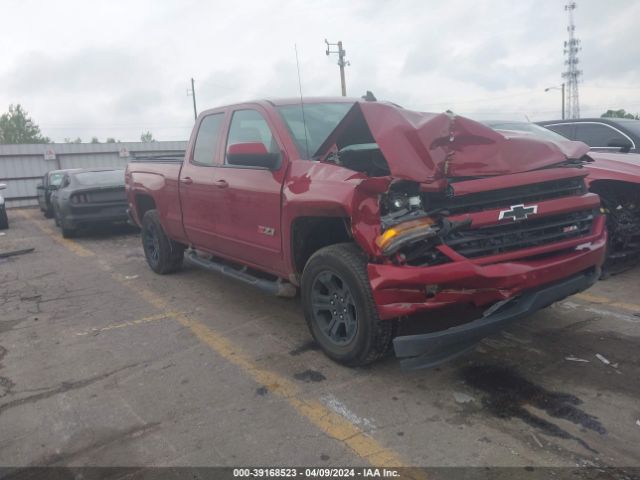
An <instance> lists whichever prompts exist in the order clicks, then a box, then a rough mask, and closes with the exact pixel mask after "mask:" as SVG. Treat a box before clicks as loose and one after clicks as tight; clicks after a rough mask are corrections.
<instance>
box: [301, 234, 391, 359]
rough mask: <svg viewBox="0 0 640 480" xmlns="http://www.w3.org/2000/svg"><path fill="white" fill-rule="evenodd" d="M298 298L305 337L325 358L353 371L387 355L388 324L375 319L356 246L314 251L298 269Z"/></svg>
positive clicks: (363, 260)
mask: <svg viewBox="0 0 640 480" xmlns="http://www.w3.org/2000/svg"><path fill="white" fill-rule="evenodd" d="M301 294H302V302H303V308H304V316H305V320H306V321H307V325H308V327H309V330H310V331H311V335H312V336H313V338H314V339H315V340H316V342H318V344H319V345H320V347H321V348H322V350H323V351H324V352H325V354H326V355H327V356H328V357H329V358H331V359H333V360H335V361H337V362H339V363H342V364H344V365H347V366H350V367H357V366H362V365H367V364H369V363H372V362H374V361H376V360H378V359H380V358H382V357H383V356H384V355H386V354H387V353H388V351H389V349H390V347H391V340H392V339H393V331H394V322H393V321H390V320H380V318H379V317H378V312H377V309H376V305H375V303H374V301H373V295H372V293H371V287H370V286H369V277H368V275H367V260H366V257H365V255H364V254H363V253H362V251H361V250H360V249H359V248H358V247H357V246H356V245H354V244H351V243H341V244H336V245H330V246H328V247H325V248H322V249H320V250H318V251H317V252H316V253H315V254H314V255H313V256H312V257H311V258H310V259H309V261H308V262H307V264H306V266H305V268H304V272H303V274H302V289H301Z"/></svg>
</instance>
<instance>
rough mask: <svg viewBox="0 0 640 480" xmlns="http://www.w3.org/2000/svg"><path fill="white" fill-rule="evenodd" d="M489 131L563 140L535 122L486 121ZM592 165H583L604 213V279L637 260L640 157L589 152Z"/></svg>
mask: <svg viewBox="0 0 640 480" xmlns="http://www.w3.org/2000/svg"><path fill="white" fill-rule="evenodd" d="M484 123H485V124H487V125H489V126H490V127H491V128H494V129H496V130H499V131H503V132H514V131H515V132H520V133H523V132H524V133H529V134H531V135H535V136H538V137H539V138H544V139H548V140H550V141H552V142H559V143H563V142H566V141H567V139H566V138H565V137H563V136H562V135H559V134H557V133H555V132H553V131H550V130H547V129H546V128H543V127H541V126H539V125H536V124H535V123H529V122H518V121H487V122H484ZM589 157H591V158H592V159H593V161H592V162H589V163H586V164H585V169H586V170H587V171H588V172H589V175H588V176H587V179H586V180H587V185H588V187H589V191H591V192H594V193H597V194H598V195H600V198H601V199H602V205H603V207H604V208H605V210H606V213H607V229H608V233H609V240H608V241H609V247H608V251H607V261H606V263H605V272H604V274H605V276H606V275H607V274H609V273H617V272H619V271H621V270H624V269H626V268H629V267H631V266H632V265H634V263H637V262H638V261H639V260H640V154H637V153H619V152H611V151H607V152H602V151H596V150H592V151H590V152H589Z"/></svg>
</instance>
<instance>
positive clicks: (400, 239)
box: [376, 217, 438, 255]
mask: <svg viewBox="0 0 640 480" xmlns="http://www.w3.org/2000/svg"><path fill="white" fill-rule="evenodd" d="M435 223H436V222H435V221H434V220H433V219H432V218H430V217H422V218H418V219H416V220H410V221H408V222H403V223H399V224H398V225H394V226H393V227H390V228H388V229H386V230H385V231H384V233H382V234H381V235H379V236H378V238H376V245H378V247H380V249H381V250H382V253H383V254H385V255H390V254H392V253H395V252H397V251H398V250H399V249H400V248H401V247H402V246H403V245H406V244H407V243H408V242H414V241H416V240H423V239H425V238H429V237H433V236H435V234H436V232H437V230H438V229H437V228H436V227H435V226H434V225H435Z"/></svg>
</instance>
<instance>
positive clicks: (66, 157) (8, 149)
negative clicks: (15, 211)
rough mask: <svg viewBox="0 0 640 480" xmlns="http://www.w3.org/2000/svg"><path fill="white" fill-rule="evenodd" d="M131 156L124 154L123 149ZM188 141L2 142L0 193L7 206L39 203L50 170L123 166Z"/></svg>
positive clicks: (184, 145)
mask: <svg viewBox="0 0 640 480" xmlns="http://www.w3.org/2000/svg"><path fill="white" fill-rule="evenodd" d="M123 148H125V149H127V150H128V152H129V155H130V156H129V157H121V156H120V152H121V149H123ZM186 148H187V142H150V143H142V142H124V143H48V144H35V145H0V183H6V184H7V189H6V190H2V191H1V192H0V194H1V195H3V196H4V197H5V200H6V201H7V206H8V207H21V206H29V205H37V204H38V201H37V197H36V185H38V184H39V183H41V181H42V176H43V175H44V174H45V173H47V172H48V171H50V170H58V169H60V168H103V167H105V168H110V167H122V168H124V167H125V166H126V164H127V162H128V161H129V160H130V159H132V158H133V157H134V156H142V155H162V154H176V153H179V154H182V153H184V151H185V149H186ZM47 150H53V152H55V159H51V160H45V151H47Z"/></svg>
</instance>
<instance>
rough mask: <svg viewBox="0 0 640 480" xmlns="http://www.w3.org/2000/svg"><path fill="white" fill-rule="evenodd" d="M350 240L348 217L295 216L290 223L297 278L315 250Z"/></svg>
mask: <svg viewBox="0 0 640 480" xmlns="http://www.w3.org/2000/svg"><path fill="white" fill-rule="evenodd" d="M351 240H352V236H351V227H350V220H349V218H348V217H342V216H339V217H338V216H336V217H326V216H322V217H315V216H300V217H296V218H295V219H294V220H293V222H292V223H291V253H292V260H293V266H294V268H295V274H296V276H297V277H298V279H299V278H300V275H302V271H303V270H304V266H305V265H306V264H307V261H308V260H309V258H311V256H312V255H313V254H314V253H315V252H317V251H318V250H320V249H321V248H323V247H327V246H329V245H333V244H336V243H344V242H349V241H351Z"/></svg>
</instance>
